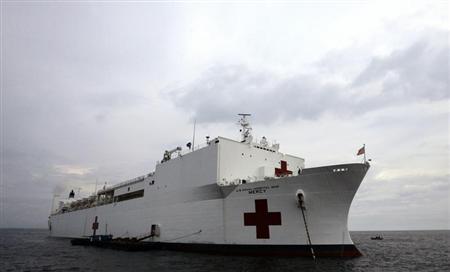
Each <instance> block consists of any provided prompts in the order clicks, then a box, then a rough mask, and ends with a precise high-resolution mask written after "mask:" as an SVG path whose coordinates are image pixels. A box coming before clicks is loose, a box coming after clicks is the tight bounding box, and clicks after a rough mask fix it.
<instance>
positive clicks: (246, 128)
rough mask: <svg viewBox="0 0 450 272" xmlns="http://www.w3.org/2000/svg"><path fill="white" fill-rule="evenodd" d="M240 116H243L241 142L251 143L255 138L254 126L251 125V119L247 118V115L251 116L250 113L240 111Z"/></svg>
mask: <svg viewBox="0 0 450 272" xmlns="http://www.w3.org/2000/svg"><path fill="white" fill-rule="evenodd" d="M238 115H239V116H241V119H239V125H241V127H242V128H241V129H240V132H241V136H242V139H241V143H247V144H250V143H251V142H252V140H253V136H252V127H251V126H250V123H249V121H248V120H247V116H251V114H249V113H239V114H238Z"/></svg>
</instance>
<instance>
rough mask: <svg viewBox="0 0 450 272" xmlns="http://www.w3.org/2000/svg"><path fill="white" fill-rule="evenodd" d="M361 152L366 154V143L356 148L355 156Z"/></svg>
mask: <svg viewBox="0 0 450 272" xmlns="http://www.w3.org/2000/svg"><path fill="white" fill-rule="evenodd" d="M362 154H366V145H363V147H361V148H360V149H359V150H358V153H356V156H359V155H362Z"/></svg>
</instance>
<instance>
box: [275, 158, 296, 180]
mask: <svg viewBox="0 0 450 272" xmlns="http://www.w3.org/2000/svg"><path fill="white" fill-rule="evenodd" d="M280 164H281V168H275V176H277V177H283V176H287V175H292V171H289V170H288V169H287V162H286V161H280Z"/></svg>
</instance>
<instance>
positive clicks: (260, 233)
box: [244, 199, 281, 239]
mask: <svg viewBox="0 0 450 272" xmlns="http://www.w3.org/2000/svg"><path fill="white" fill-rule="evenodd" d="M270 225H278V226H281V213H280V212H268V207H267V199H255V212H254V213H244V226H256V239H270V230H269V226H270Z"/></svg>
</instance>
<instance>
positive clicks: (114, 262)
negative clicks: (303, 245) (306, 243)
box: [0, 229, 450, 272]
mask: <svg viewBox="0 0 450 272" xmlns="http://www.w3.org/2000/svg"><path fill="white" fill-rule="evenodd" d="M379 234H380V235H382V236H383V237H384V240H371V239H370V237H372V236H375V235H379ZM351 237H352V239H353V241H354V243H355V244H356V246H357V247H358V248H359V249H360V250H361V252H362V253H363V256H362V257H358V258H352V259H341V258H318V259H317V260H316V261H313V260H312V258H307V257H286V258H280V257H245V256H220V255H208V254H199V253H184V252H173V251H145V252H127V251H119V250H113V249H102V248H95V247H83V246H72V245H71V244H70V240H69V239H58V238H51V237H49V236H48V231H47V230H36V229H0V271H108V272H112V271H133V272H137V271H258V272H259V271H450V261H449V258H450V257H449V256H450V249H449V246H450V244H449V238H450V231H449V230H444V231H382V232H351Z"/></svg>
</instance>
